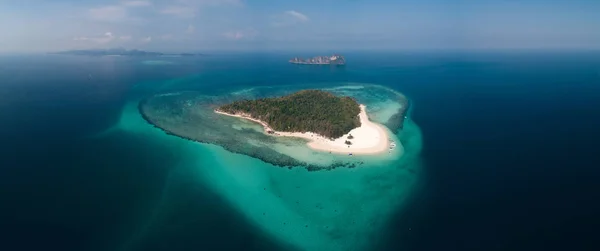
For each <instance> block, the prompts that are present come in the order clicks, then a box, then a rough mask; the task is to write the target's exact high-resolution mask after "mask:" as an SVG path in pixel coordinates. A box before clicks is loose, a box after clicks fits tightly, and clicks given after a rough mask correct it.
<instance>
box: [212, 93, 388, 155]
mask: <svg viewBox="0 0 600 251" xmlns="http://www.w3.org/2000/svg"><path fill="white" fill-rule="evenodd" d="M365 109H366V107H365V106H364V105H360V104H359V103H358V102H357V101H356V100H355V99H354V98H352V97H338V96H335V95H333V94H332V93H329V92H326V91H322V90H302V91H298V92H296V93H293V94H290V95H286V96H282V97H275V98H261V99H256V100H248V99H245V100H239V101H235V102H233V103H230V104H226V105H222V106H219V107H218V108H217V109H215V112H216V113H219V114H223V115H228V116H234V117H239V118H243V119H248V120H250V121H254V122H256V123H259V124H261V125H262V126H263V127H264V129H265V133H267V134H270V135H273V136H288V137H299V138H304V139H307V140H309V141H310V142H309V144H308V145H309V146H310V147H311V148H313V149H316V150H322V151H329V152H336V153H348V154H353V153H355V154H374V153H380V152H384V151H386V150H388V148H389V147H390V145H389V139H388V134H387V131H386V130H385V129H384V128H383V127H382V126H381V125H379V124H375V123H373V122H371V121H369V119H368V116H367V114H366V110H365Z"/></svg>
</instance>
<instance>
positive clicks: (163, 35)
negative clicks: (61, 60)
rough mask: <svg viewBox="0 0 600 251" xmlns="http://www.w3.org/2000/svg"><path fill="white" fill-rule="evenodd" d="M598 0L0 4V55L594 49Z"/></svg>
mask: <svg viewBox="0 0 600 251" xmlns="http://www.w3.org/2000/svg"><path fill="white" fill-rule="evenodd" d="M598 13H600V1H580V0H572V1H556V0H548V1H539V0H529V1H527V0H523V1H511V0H495V1H492V0H476V1H475V0H473V1H468V0H457V1H440V0H435V1H434V0H421V1H403V0H393V1H392V0H388V1H378V0H368V1H362V0H339V1H336V0H296V1H289V0H107V1H80V0H53V1H46V0H18V1H17V0H15V1H10V0H6V1H4V0H3V1H0V52H38V51H56V50H65V49H85V48H112V47H125V48H139V49H147V50H162V51H206V50H265V49H277V50H288V49H289V50H296V49H298V50H331V49H398V50H413V49H415V50H416V49H418V50H422V49H425V50H426V49H487V48H489V49H498V48H500V49H506V48H559V49H565V48H566V49H570V48H575V49H589V48H593V49H599V48H600V14H598Z"/></svg>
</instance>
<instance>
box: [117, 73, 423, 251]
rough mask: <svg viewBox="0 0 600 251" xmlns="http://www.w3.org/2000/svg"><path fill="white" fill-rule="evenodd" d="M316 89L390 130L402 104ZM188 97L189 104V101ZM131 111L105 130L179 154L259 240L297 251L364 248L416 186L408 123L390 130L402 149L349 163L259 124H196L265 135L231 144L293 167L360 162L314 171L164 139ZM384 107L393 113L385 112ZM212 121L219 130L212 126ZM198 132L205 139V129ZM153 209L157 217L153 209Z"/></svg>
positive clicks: (355, 87) (359, 88)
mask: <svg viewBox="0 0 600 251" xmlns="http://www.w3.org/2000/svg"><path fill="white" fill-rule="evenodd" d="M309 87H310V86H309ZM297 88H300V87H297ZM324 89H327V90H329V91H332V92H335V93H336V94H340V95H351V96H355V97H357V99H358V100H359V102H360V103H364V104H366V105H367V109H368V111H367V112H368V113H369V116H370V117H371V119H372V120H373V121H375V122H378V123H381V124H384V125H386V126H387V125H389V124H391V125H398V123H393V121H392V120H394V119H397V118H398V117H399V116H397V115H398V114H397V111H398V106H399V105H400V106H401V105H402V104H400V103H398V105H391V102H393V101H391V100H392V99H390V98H386V97H394V95H401V94H398V93H397V92H394V91H393V90H390V89H387V88H384V87H379V86H375V85H366V84H365V85H360V84H352V85H342V86H340V85H336V86H331V87H327V88H324ZM365 90H371V91H370V92H364V91H365ZM373 90H378V91H379V92H373ZM289 91H293V90H291V89H290V88H285V87H267V88H251V89H245V90H237V91H235V92H232V93H227V94H224V95H222V96H211V97H209V96H203V95H201V94H199V93H196V92H174V93H162V94H158V95H155V96H153V97H152V98H156V97H158V98H159V99H157V100H160V101H165V100H168V101H173V100H180V101H181V102H171V103H167V104H179V105H178V106H176V107H178V108H185V107H192V106H194V104H203V105H208V104H214V102H217V103H218V102H223V101H225V100H223V97H227V98H226V100H230V99H231V97H234V98H239V97H236V96H243V97H258V96H269V95H281V94H285V93H286V92H289ZM182 95H184V96H182ZM186 95H187V96H186ZM386 95H391V96H386ZM181 97H186V98H184V99H180V98H181ZM199 97H201V98H199ZM396 97H397V96H396ZM175 98H177V99H175ZM193 98H196V99H195V101H194V99H193ZM194 102H196V103H194ZM143 103H144V102H142V104H143ZM162 104H165V103H164V102H163V103H162ZM156 107H163V108H165V111H169V112H170V113H174V114H185V113H182V110H181V109H179V110H175V111H173V110H172V108H173V106H171V105H166V106H156ZM138 108H141V107H138V100H132V101H131V102H129V103H128V104H127V105H126V106H125V108H124V109H123V114H122V116H121V119H120V122H119V123H118V124H117V126H116V127H115V128H113V129H111V130H110V131H113V130H125V131H129V132H131V133H137V134H145V135H146V136H148V137H152V138H155V139H156V140H159V141H162V142H164V144H166V145H173V148H176V149H180V150H181V151H185V152H186V155H189V158H186V159H185V161H184V162H185V163H182V165H185V166H186V168H187V169H188V170H190V171H191V172H190V175H193V176H194V177H195V178H194V179H195V180H197V182H199V183H202V184H203V185H206V186H207V187H209V188H210V189H211V190H213V192H214V193H216V194H218V195H219V196H221V197H222V198H223V199H224V200H225V201H227V202H228V203H229V204H230V205H231V207H232V208H234V209H235V210H236V211H237V212H239V213H240V214H241V215H243V216H244V217H245V218H246V219H247V220H248V221H249V222H251V224H252V225H254V226H255V227H256V228H257V229H260V230H261V231H263V232H264V234H265V235H267V236H270V237H272V238H273V239H275V240H276V241H278V242H282V243H285V244H286V245H290V246H292V247H295V248H297V249H299V250H369V248H370V247H371V246H372V245H373V243H375V242H377V240H378V238H379V236H380V234H381V231H384V229H385V224H386V221H387V220H388V218H389V217H390V216H391V215H392V214H393V213H394V212H397V211H398V210H401V209H402V206H403V205H404V202H405V201H406V200H407V198H408V197H409V196H410V195H411V193H412V191H413V188H414V187H415V184H416V183H417V181H418V174H419V170H420V164H421V163H420V160H419V152H420V150H421V144H422V139H421V132H420V130H419V128H418V127H417V125H415V124H414V123H413V122H412V121H411V120H410V119H406V120H404V121H403V127H402V128H401V127H396V128H394V129H395V130H392V129H390V131H391V132H395V134H393V137H394V140H397V141H398V142H401V144H402V146H403V147H402V148H400V147H398V148H399V149H398V150H395V152H393V153H391V154H384V155H379V156H352V157H351V156H345V155H331V154H328V153H320V152H319V153H317V152H314V151H313V150H310V149H309V148H308V147H307V146H305V145H304V142H302V141H298V140H295V141H294V140H289V139H280V138H277V139H274V138H273V137H268V136H266V135H264V134H263V133H262V130H261V128H260V126H259V125H256V124H253V123H249V122H246V121H244V120H240V119H236V118H229V117H225V116H224V117H219V118H211V119H210V120H207V121H206V122H201V123H202V125H201V126H214V129H215V130H222V128H221V126H226V125H227V126H229V128H228V130H234V131H238V133H240V134H250V135H263V136H265V137H267V138H266V141H264V140H263V139H261V138H250V140H249V141H244V142H240V141H239V140H237V141H238V142H239V143H238V144H239V145H240V146H245V147H248V148H252V147H257V146H260V147H264V148H265V149H268V150H269V151H273V152H276V153H279V154H281V155H286V156H289V158H291V159H293V160H296V161H298V162H302V161H306V162H307V163H311V164H313V165H316V166H321V167H322V166H325V165H331V164H332V163H360V164H357V165H355V166H353V167H354V168H349V167H348V165H343V166H338V167H337V168H321V169H319V168H314V169H310V168H306V166H302V165H299V166H298V165H295V166H294V167H291V168H290V167H286V168H282V167H280V166H276V165H273V164H270V163H267V162H265V161H263V160H261V159H258V158H255V157H250V156H248V155H246V154H240V153H233V152H231V151H228V150H226V149H225V148H223V147H221V146H219V145H215V144H206V143H198V142H195V141H191V140H186V139H183V138H181V137H178V136H174V135H169V134H166V133H165V132H164V131H163V130H162V129H159V128H156V127H154V126H153V125H151V124H149V123H147V121H145V120H144V118H143V117H142V116H141V114H140V113H139V112H138ZM206 108H207V109H205V112H207V113H205V114H203V115H207V116H216V115H217V114H214V113H212V109H211V106H210V105H208V106H206ZM392 109H393V110H394V111H390V110H392ZM196 112H202V111H198V110H196ZM161 114H165V113H161ZM401 117H402V118H404V117H403V116H401ZM180 118H181V120H177V121H179V122H181V121H187V120H185V119H183V118H185V117H180ZM216 119H219V120H222V121H223V123H224V124H219V123H221V122H218V123H215V120H216ZM204 130H206V129H204ZM110 131H109V132H107V133H110ZM205 133H207V135H209V136H210V135H211V134H210V132H209V131H205ZM212 136H215V135H214V134H213V135H212ZM170 179H171V178H170ZM167 194H168V193H167ZM159 207H160V204H159ZM156 210H157V211H161V209H160V208H158V209H156ZM149 221H152V219H149ZM146 225H147V226H148V228H152V225H153V224H152V222H148V223H147V224H146ZM143 236H144V231H141V232H140V233H139V236H138V237H136V238H144V237H143ZM133 241H135V240H133Z"/></svg>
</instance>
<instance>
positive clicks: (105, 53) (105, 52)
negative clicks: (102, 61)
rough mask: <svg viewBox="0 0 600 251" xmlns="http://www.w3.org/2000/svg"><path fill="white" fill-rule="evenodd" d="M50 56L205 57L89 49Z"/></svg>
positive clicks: (189, 54) (184, 54) (194, 54)
mask: <svg viewBox="0 0 600 251" xmlns="http://www.w3.org/2000/svg"><path fill="white" fill-rule="evenodd" d="M51 54H64V55H83V56H205V54H201V53H162V52H153V51H142V50H126V49H91V50H69V51H61V52H55V53H51Z"/></svg>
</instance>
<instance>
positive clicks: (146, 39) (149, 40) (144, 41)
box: [142, 37, 152, 43]
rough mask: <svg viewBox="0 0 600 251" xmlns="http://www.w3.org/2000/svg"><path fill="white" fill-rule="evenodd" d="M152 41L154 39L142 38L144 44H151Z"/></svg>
mask: <svg viewBox="0 0 600 251" xmlns="http://www.w3.org/2000/svg"><path fill="white" fill-rule="evenodd" d="M151 41H152V37H145V38H142V42H143V43H150V42H151Z"/></svg>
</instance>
